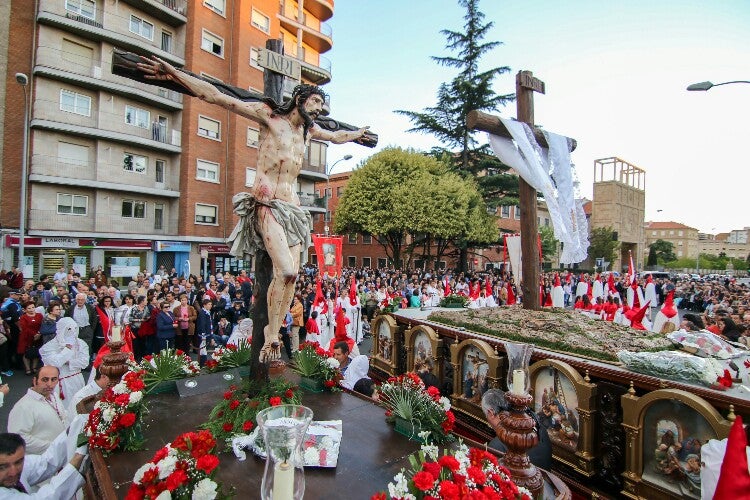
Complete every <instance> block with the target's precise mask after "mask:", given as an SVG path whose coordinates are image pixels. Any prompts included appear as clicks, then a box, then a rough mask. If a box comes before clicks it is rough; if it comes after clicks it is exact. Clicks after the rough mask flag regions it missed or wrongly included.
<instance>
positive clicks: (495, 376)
mask: <svg viewBox="0 0 750 500" xmlns="http://www.w3.org/2000/svg"><path fill="white" fill-rule="evenodd" d="M467 347H476V348H477V349H479V351H480V352H481V353H483V354H484V355H485V356H486V358H487V365H488V368H487V381H488V389H499V388H500V387H501V383H500V380H501V379H502V378H503V370H504V368H505V365H506V360H505V358H501V357H500V356H499V355H498V354H497V352H496V351H495V350H494V348H493V347H492V346H491V345H490V344H488V343H487V342H485V341H484V340H479V339H466V340H464V341H463V342H460V343H454V344H451V366H453V394H451V405H452V406H453V409H454V410H456V411H459V412H461V413H464V414H466V415H469V416H471V417H474V418H476V419H478V420H480V421H482V422H484V423H487V417H486V416H485V414H484V411H482V405H481V402H480V403H479V404H477V403H474V402H471V401H468V400H466V398H464V397H463V394H464V380H463V371H464V367H463V354H464V351H465V350H466V348H467Z"/></svg>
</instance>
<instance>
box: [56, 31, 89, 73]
mask: <svg viewBox="0 0 750 500" xmlns="http://www.w3.org/2000/svg"><path fill="white" fill-rule="evenodd" d="M61 57H62V60H63V61H67V62H71V63H73V64H76V65H79V66H85V67H86V69H87V70H88V69H89V68H91V66H92V62H91V61H92V60H93V59H94V49H92V48H91V47H87V46H86V45H81V44H80V43H76V42H74V41H72V40H68V39H67V38H63V43H62V54H61Z"/></svg>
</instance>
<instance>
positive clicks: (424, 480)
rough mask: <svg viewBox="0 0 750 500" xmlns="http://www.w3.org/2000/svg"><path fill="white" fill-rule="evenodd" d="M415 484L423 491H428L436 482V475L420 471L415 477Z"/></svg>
mask: <svg viewBox="0 0 750 500" xmlns="http://www.w3.org/2000/svg"><path fill="white" fill-rule="evenodd" d="M413 480H414V486H416V487H417V488H419V489H420V490H422V491H427V490H429V489H430V488H432V487H433V485H434V484H435V477H434V476H433V475H432V474H430V473H429V472H425V471H419V472H417V473H416V474H414V477H413Z"/></svg>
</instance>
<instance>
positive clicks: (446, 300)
mask: <svg viewBox="0 0 750 500" xmlns="http://www.w3.org/2000/svg"><path fill="white" fill-rule="evenodd" d="M468 303H469V298H468V297H466V296H464V295H458V294H456V293H451V294H449V295H446V296H445V297H443V298H442V299H440V307H452V308H458V307H466V305H467V304H468Z"/></svg>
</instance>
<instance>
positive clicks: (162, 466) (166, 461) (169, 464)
mask: <svg viewBox="0 0 750 500" xmlns="http://www.w3.org/2000/svg"><path fill="white" fill-rule="evenodd" d="M176 465H177V458H176V457H173V456H169V455H167V456H166V457H164V458H162V459H161V460H159V463H158V464H156V466H157V467H158V468H159V479H166V478H167V477H168V476H169V475H170V474H172V473H173V472H174V469H175V466H176Z"/></svg>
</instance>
